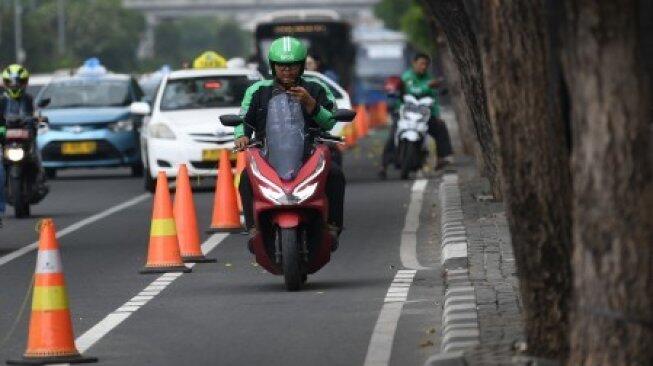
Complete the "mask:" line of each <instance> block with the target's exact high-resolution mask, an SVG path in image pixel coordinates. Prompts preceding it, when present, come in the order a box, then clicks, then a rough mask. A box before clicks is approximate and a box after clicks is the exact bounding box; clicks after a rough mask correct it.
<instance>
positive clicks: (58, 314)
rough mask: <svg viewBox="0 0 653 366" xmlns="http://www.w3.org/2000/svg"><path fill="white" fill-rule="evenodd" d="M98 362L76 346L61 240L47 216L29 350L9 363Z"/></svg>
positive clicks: (34, 298) (37, 264) (34, 299)
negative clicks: (61, 254)
mask: <svg viewBox="0 0 653 366" xmlns="http://www.w3.org/2000/svg"><path fill="white" fill-rule="evenodd" d="M97 361H98V359H97V358H95V357H84V356H82V355H81V354H80V353H79V351H77V348H76V347H75V336H74V335H73V325H72V321H71V317H70V310H69V309H68V294H67V292H66V283H65V281H64V275H63V266H62V265H61V256H60V255H59V243H57V238H56V236H55V227H54V223H53V222H52V220H51V219H44V220H43V222H42V224H41V228H40V235H39V251H38V257H37V260H36V271H35V274H34V292H33V293H32V315H31V316H30V321H29V335H28V337H27V351H25V354H24V355H23V358H22V359H20V360H7V364H9V365H45V364H51V363H90V362H97Z"/></svg>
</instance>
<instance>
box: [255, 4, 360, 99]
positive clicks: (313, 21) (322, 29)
mask: <svg viewBox="0 0 653 366" xmlns="http://www.w3.org/2000/svg"><path fill="white" fill-rule="evenodd" d="M282 36H292V37H296V38H298V39H300V40H301V41H302V42H304V44H305V45H306V47H307V48H308V54H309V55H311V56H317V57H318V58H319V59H320V60H321V63H322V66H323V68H324V69H330V70H332V71H334V72H335V74H336V75H337V79H338V80H336V81H337V82H338V83H339V84H340V85H341V86H342V87H343V88H345V89H347V90H349V89H350V88H351V86H352V82H353V77H354V73H355V70H354V66H353V65H354V59H355V54H356V48H355V47H354V44H353V42H352V39H351V27H350V25H349V24H348V23H347V22H346V21H344V20H342V19H341V18H340V16H339V15H338V13H336V12H334V11H330V10H306V11H280V12H274V13H271V14H269V15H268V16H266V17H264V18H262V19H260V20H259V21H258V22H257V25H256V31H255V37H256V54H257V58H258V62H259V70H260V71H261V73H262V74H264V75H268V74H269V70H268V62H267V55H268V51H269V49H270V44H271V43H272V41H274V40H275V39H277V38H278V37H282Z"/></svg>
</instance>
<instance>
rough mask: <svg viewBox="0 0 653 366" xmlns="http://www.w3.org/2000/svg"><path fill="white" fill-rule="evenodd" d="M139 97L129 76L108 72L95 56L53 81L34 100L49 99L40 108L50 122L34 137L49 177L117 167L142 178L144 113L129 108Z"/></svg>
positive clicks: (140, 96) (139, 91)
mask: <svg viewBox="0 0 653 366" xmlns="http://www.w3.org/2000/svg"><path fill="white" fill-rule="evenodd" d="M143 96H144V94H143V91H142V90H141V88H140V86H139V85H138V83H137V82H136V80H135V79H134V78H133V77H131V76H130V75H127V74H114V73H110V72H107V71H106V69H105V68H104V67H102V65H101V64H100V63H99V61H98V60H97V59H89V60H87V61H86V63H85V64H84V65H83V66H82V67H81V68H80V69H79V70H78V71H77V73H76V74H75V75H73V76H70V77H61V78H57V79H55V80H52V81H51V82H50V83H49V84H48V85H47V86H46V87H44V88H43V90H41V92H40V93H39V95H38V97H37V103H38V101H40V100H44V99H48V98H49V99H50V104H49V105H48V106H47V107H45V108H43V109H42V113H43V115H44V116H46V117H48V119H49V121H50V124H49V127H42V128H41V129H40V130H39V134H40V136H39V139H38V147H39V150H40V152H41V155H42V159H43V166H44V167H45V169H46V173H47V175H48V177H49V178H54V177H55V176H56V172H57V170H58V169H68V168H82V167H87V168H88V167H91V168H93V167H118V166H128V167H131V173H132V175H133V176H140V175H141V174H142V172H143V166H142V163H141V159H140V153H139V151H140V148H139V138H138V135H139V130H140V126H141V121H142V116H141V115H137V114H133V113H131V112H130V106H131V104H132V103H134V102H139V101H142V100H143Z"/></svg>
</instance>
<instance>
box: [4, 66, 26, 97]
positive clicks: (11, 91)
mask: <svg viewBox="0 0 653 366" xmlns="http://www.w3.org/2000/svg"><path fill="white" fill-rule="evenodd" d="M28 80H29V71H27V69H26V68H24V67H23V66H21V65H18V64H13V65H9V66H7V68H5V69H4V70H3V71H2V81H3V83H4V86H5V90H6V91H7V95H9V97H11V98H14V99H16V98H20V96H21V95H23V91H25V88H26V87H27V82H28Z"/></svg>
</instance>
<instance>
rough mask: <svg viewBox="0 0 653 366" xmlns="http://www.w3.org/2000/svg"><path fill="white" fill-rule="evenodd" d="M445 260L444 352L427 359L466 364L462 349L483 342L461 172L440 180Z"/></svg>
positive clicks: (444, 363) (444, 362)
mask: <svg viewBox="0 0 653 366" xmlns="http://www.w3.org/2000/svg"><path fill="white" fill-rule="evenodd" d="M439 194H440V209H441V241H440V248H441V261H442V268H443V270H444V275H445V276H444V277H445V280H444V284H445V288H446V290H445V294H444V306H443V309H442V326H443V331H442V343H441V348H440V352H441V354H439V355H435V356H433V357H431V358H429V359H428V360H427V361H426V365H427V366H431V365H464V361H463V363H460V362H461V361H460V356H461V352H463V351H464V350H465V349H467V348H469V347H473V346H477V345H479V344H480V341H479V339H480V328H479V323H478V311H477V309H476V292H475V291H474V287H473V286H472V283H471V281H470V280H469V256H468V251H467V246H468V243H467V230H466V228H465V224H464V221H463V220H464V216H463V210H462V202H461V197H460V189H459V187H458V175H457V174H455V173H453V174H445V175H444V177H443V180H442V183H440V191H439Z"/></svg>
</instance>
